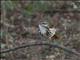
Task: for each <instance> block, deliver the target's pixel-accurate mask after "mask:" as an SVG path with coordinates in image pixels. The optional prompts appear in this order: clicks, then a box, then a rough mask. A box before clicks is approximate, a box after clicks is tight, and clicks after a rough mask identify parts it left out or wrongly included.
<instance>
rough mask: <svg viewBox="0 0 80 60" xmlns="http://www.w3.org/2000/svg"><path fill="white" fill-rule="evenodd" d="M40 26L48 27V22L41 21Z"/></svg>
mask: <svg viewBox="0 0 80 60" xmlns="http://www.w3.org/2000/svg"><path fill="white" fill-rule="evenodd" d="M41 26H43V27H48V26H49V24H48V22H42V23H41Z"/></svg>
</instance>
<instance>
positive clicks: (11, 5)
mask: <svg viewBox="0 0 80 60" xmlns="http://www.w3.org/2000/svg"><path fill="white" fill-rule="evenodd" d="M16 5H17V1H10V0H9V1H2V7H3V9H5V10H7V11H8V10H9V11H11V10H13V9H14V8H15V7H16Z"/></svg>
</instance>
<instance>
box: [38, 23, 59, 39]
mask: <svg viewBox="0 0 80 60" xmlns="http://www.w3.org/2000/svg"><path fill="white" fill-rule="evenodd" d="M38 27H39V32H40V34H41V35H42V36H44V37H48V38H49V39H50V40H51V39H57V38H58V36H57V35H56V31H57V30H56V28H54V27H51V28H50V27H49V24H48V22H41V23H40V24H39V26H38Z"/></svg>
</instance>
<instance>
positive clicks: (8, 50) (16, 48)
mask: <svg viewBox="0 0 80 60" xmlns="http://www.w3.org/2000/svg"><path fill="white" fill-rule="evenodd" d="M37 45H39V46H40V45H46V46H51V47H55V48H60V49H63V50H64V51H66V52H69V53H72V54H75V55H77V56H79V57H80V53H78V52H76V51H74V50H70V49H68V48H66V47H64V46H60V45H57V44H49V43H39V44H27V45H23V46H20V47H15V48H11V49H6V50H2V51H0V54H1V53H8V52H11V51H15V50H18V49H21V48H26V47H31V46H37Z"/></svg>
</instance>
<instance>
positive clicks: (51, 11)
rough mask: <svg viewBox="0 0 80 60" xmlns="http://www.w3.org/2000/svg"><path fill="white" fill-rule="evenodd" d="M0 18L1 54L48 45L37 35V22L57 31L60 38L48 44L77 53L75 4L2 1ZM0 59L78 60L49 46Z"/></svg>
mask: <svg viewBox="0 0 80 60" xmlns="http://www.w3.org/2000/svg"><path fill="white" fill-rule="evenodd" d="M0 15H1V17H0V18H1V21H0V28H1V29H0V37H1V38H0V44H1V46H0V49H1V50H6V49H10V48H14V47H18V46H22V45H25V44H32V43H42V42H43V41H45V42H48V41H49V40H48V39H46V38H44V37H42V36H41V35H40V33H39V31H38V25H39V24H40V22H44V21H47V22H48V23H49V24H50V26H53V27H56V28H57V29H58V31H57V34H58V35H59V37H60V38H59V39H54V41H53V40H52V41H51V42H52V43H56V44H60V45H62V46H65V47H66V48H70V49H73V50H76V51H77V52H79V53H80V1H79V0H76V1H73V0H70V1H65V0H63V1H60V0H57V1H43V0H39V1H37V0H36V1H35V0H34V1H29V0H14V1H13V0H7V1H5V0H2V1H1V8H0ZM57 54H58V55H57ZM0 55H1V56H0V59H1V60H80V59H79V57H77V56H76V55H73V54H70V53H68V52H65V51H63V50H61V49H58V48H57V49H56V48H53V47H49V46H34V47H26V48H22V49H19V50H16V51H12V52H9V53H4V54H0Z"/></svg>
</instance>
